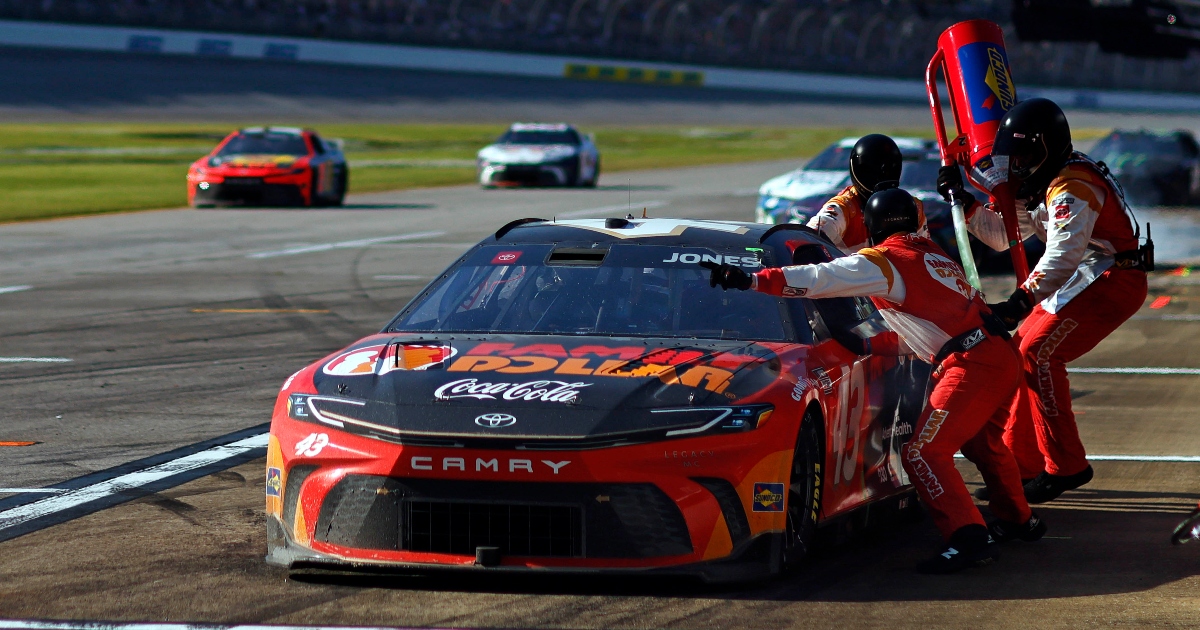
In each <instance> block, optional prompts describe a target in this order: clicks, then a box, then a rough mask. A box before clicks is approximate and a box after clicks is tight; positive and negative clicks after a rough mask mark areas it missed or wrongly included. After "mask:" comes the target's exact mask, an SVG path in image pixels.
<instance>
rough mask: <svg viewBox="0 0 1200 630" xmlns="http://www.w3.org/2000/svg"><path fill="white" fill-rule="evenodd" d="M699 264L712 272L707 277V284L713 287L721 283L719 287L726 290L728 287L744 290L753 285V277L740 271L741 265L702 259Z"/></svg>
mask: <svg viewBox="0 0 1200 630" xmlns="http://www.w3.org/2000/svg"><path fill="white" fill-rule="evenodd" d="M700 266H701V267H704V268H705V269H708V270H709V271H711V272H712V275H711V276H709V278H708V284H709V286H711V287H714V288H715V287H716V286H717V285H721V288H722V289H725V290H727V291H728V290H729V289H738V290H739V291H745V290H746V289H749V288H750V287H752V286H754V278H753V277H751V276H750V274H748V273H746V272H745V271H742V269H741V267H735V266H733V265H718V264H717V263H715V262H712V261H704V262H702V263H700Z"/></svg>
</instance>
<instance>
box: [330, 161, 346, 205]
mask: <svg viewBox="0 0 1200 630" xmlns="http://www.w3.org/2000/svg"><path fill="white" fill-rule="evenodd" d="M337 190H338V193H337V196H336V197H334V198H333V199H332V200H331V201H330V202H329V205H331V206H335V207H340V206H341V205H342V204H344V203H346V193H347V192H349V190H350V169H349V168H348V167H346V166H342V171H341V172H340V173H338V178H337Z"/></svg>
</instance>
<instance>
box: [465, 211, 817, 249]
mask: <svg viewBox="0 0 1200 630" xmlns="http://www.w3.org/2000/svg"><path fill="white" fill-rule="evenodd" d="M521 221H524V222H520V221H514V222H513V223H510V224H509V225H506V226H504V227H503V228H501V229H500V230H498V231H497V232H496V236H495V237H494V238H495V241H494V242H495V243H508V244H514V245H516V244H537V243H559V242H575V243H579V242H591V243H628V244H635V245H671V246H680V245H695V246H707V247H734V248H747V247H751V248H754V247H762V245H761V243H762V242H763V241H764V240H765V239H764V237H765V236H767V234H768V233H769V232H772V230H774V231H780V230H787V231H788V232H789V236H788V238H789V239H800V240H805V241H811V242H812V243H814V244H826V243H825V241H823V240H822V239H821V238H820V237H819V236H816V235H815V234H813V233H810V232H811V230H808V229H806V228H804V227H803V226H800V225H790V224H788V225H785V226H773V225H768V224H765V223H749V222H743V221H714V220H708V219H679V218H660V219H659V218H649V219H568V220H564V221H559V220H550V221H546V220H542V219H522V220H521ZM514 224H515V225H514ZM793 233H794V234H795V236H792V234H793ZM485 243H486V242H485Z"/></svg>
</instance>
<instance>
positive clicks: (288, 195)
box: [187, 127, 349, 207]
mask: <svg viewBox="0 0 1200 630" xmlns="http://www.w3.org/2000/svg"><path fill="white" fill-rule="evenodd" d="M348 182H349V170H348V168H347V166H346V158H345V156H344V155H342V150H341V147H340V146H339V144H338V143H337V142H330V141H328V140H325V139H323V138H321V137H320V136H318V135H317V132H315V131H312V130H310V129H297V128H295V127H248V128H246V129H240V130H238V131H235V132H233V133H231V134H229V135H228V136H227V137H226V138H225V139H224V140H222V141H221V143H220V144H218V145H217V147H216V148H215V149H213V150H212V153H209V154H208V155H206V156H204V157H202V158H200V159H199V160H196V161H195V162H194V163H193V164H192V165H191V168H189V169H188V174H187V186H188V203H189V204H191V205H192V206H196V207H205V206H213V205H217V204H246V205H255V206H258V205H262V206H340V205H342V201H343V200H344V199H345V197H346V188H347V185H348Z"/></svg>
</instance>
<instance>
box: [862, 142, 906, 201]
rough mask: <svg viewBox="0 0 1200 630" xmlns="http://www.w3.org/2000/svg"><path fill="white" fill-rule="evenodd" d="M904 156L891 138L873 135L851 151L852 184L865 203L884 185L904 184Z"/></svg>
mask: <svg viewBox="0 0 1200 630" xmlns="http://www.w3.org/2000/svg"><path fill="white" fill-rule="evenodd" d="M903 166H904V155H902V154H901V153H900V147H897V146H896V142H895V141H894V140H892V139H891V138H889V137H887V136H885V135H883V134H879V133H873V134H870V135H867V136H863V137H862V138H859V140H858V142H856V143H854V149H853V150H851V151H850V180H851V181H852V182H854V189H855V190H857V191H858V194H859V195H862V197H863V198H864V199H865V198H867V197H870V196H871V193H872V192H874V191H875V190H878V189H879V187H880V184H884V183H887V182H892V185H893V186H898V185H899V184H900V170H901V168H902V167H903Z"/></svg>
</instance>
